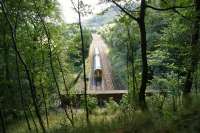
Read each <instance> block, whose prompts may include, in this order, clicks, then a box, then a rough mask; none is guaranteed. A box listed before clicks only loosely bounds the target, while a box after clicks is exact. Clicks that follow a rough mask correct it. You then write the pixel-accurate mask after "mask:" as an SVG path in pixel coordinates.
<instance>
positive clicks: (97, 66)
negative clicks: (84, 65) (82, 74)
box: [94, 55, 102, 70]
mask: <svg viewBox="0 0 200 133" xmlns="http://www.w3.org/2000/svg"><path fill="white" fill-rule="evenodd" d="M97 69H102V66H101V61H100V56H99V55H95V56H94V70H97Z"/></svg>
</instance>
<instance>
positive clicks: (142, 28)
mask: <svg viewBox="0 0 200 133" xmlns="http://www.w3.org/2000/svg"><path fill="white" fill-rule="evenodd" d="M145 6H146V3H145V0H141V7H140V8H141V9H140V19H139V22H138V23H139V28H140V37H141V53H142V82H141V86H140V92H139V104H140V107H141V109H142V110H145V109H147V106H146V101H145V91H146V84H147V73H148V64H147V53H146V50H147V41H146V29H145V8H146V7H145Z"/></svg>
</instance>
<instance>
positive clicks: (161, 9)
mask: <svg viewBox="0 0 200 133" xmlns="http://www.w3.org/2000/svg"><path fill="white" fill-rule="evenodd" d="M146 7H147V8H150V9H153V10H157V11H169V10H174V9H183V8H190V7H194V5H190V6H172V7H168V8H157V7H153V6H151V5H146Z"/></svg>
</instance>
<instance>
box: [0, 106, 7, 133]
mask: <svg viewBox="0 0 200 133" xmlns="http://www.w3.org/2000/svg"><path fill="white" fill-rule="evenodd" d="M0 119H1V127H2V132H3V133H6V124H5V120H4V115H3V111H2V110H1V109H0Z"/></svg>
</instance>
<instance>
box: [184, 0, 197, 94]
mask: <svg viewBox="0 0 200 133" xmlns="http://www.w3.org/2000/svg"><path fill="white" fill-rule="evenodd" d="M194 5H195V13H196V14H195V19H194V23H193V27H192V38H191V47H192V49H191V66H190V68H189V69H188V73H187V77H186V81H185V87H184V90H183V93H184V94H189V93H190V92H191V89H192V84H193V77H194V76H193V74H194V72H195V70H196V67H197V64H198V60H199V59H198V58H199V52H200V51H199V46H198V42H199V28H200V26H199V23H200V1H199V0H194Z"/></svg>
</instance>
